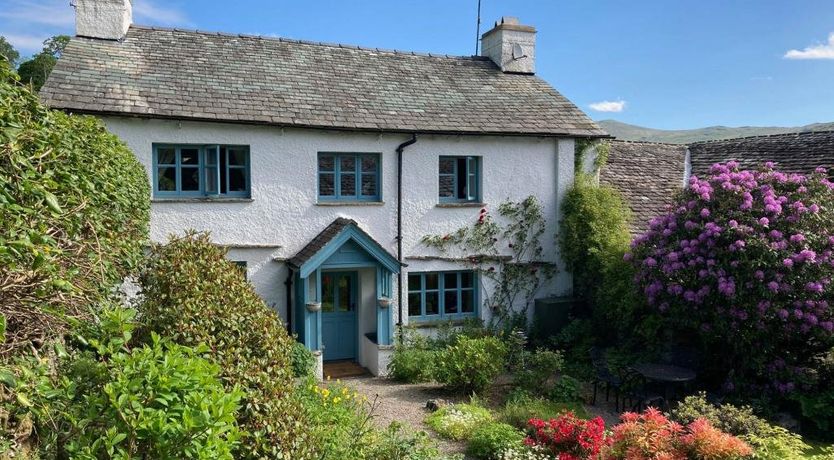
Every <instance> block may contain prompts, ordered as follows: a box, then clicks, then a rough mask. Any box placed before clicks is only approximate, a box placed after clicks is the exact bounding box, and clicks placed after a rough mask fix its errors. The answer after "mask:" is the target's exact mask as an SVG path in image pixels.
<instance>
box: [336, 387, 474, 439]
mask: <svg viewBox="0 0 834 460" xmlns="http://www.w3.org/2000/svg"><path fill="white" fill-rule="evenodd" d="M342 382H343V383H345V384H347V385H349V386H351V387H352V388H353V389H354V390H356V391H357V392H359V393H361V394H363V395H365V396H366V397H367V398H368V400H369V401H372V402H373V401H376V402H375V404H376V407H375V409H374V421H375V423H376V424H377V425H378V426H379V427H381V428H385V427H387V426H388V425H389V424H390V423H391V422H394V421H397V422H400V423H402V424H403V425H405V426H409V427H411V428H412V429H414V430H416V431H425V432H426V433H428V435H429V436H430V437H431V438H432V439H434V440H436V441H437V443H438V446H439V447H440V450H441V451H443V452H445V453H447V454H455V453H463V452H464V450H466V444H465V443H462V442H455V441H449V440H446V439H442V438H440V437H438V436H437V434H436V433H435V432H434V431H433V430H432V429H431V428H429V427H428V426H427V425H426V424H425V423H423V419H425V418H426V415H428V413H429V411H428V410H427V409H426V401H428V400H429V399H445V400H446V401H449V402H452V403H456V402H464V401H466V398H461V397H455V396H451V395H449V394H448V393H446V392H444V391H443V389H442V388H441V387H440V386H439V385H435V384H430V383H426V384H405V383H399V382H393V381H391V380H387V379H381V378H377V377H353V378H346V379H342Z"/></svg>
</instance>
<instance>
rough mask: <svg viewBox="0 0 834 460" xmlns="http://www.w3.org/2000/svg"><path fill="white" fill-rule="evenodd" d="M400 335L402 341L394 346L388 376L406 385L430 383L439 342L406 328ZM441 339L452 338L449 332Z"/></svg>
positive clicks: (432, 377)
mask: <svg viewBox="0 0 834 460" xmlns="http://www.w3.org/2000/svg"><path fill="white" fill-rule="evenodd" d="M402 334H403V336H402V340H398V341H397V344H396V345H395V346H394V353H393V354H392V355H391V361H390V363H389V364H388V372H389V373H388V375H389V376H390V377H391V378H392V379H394V380H398V381H401V382H407V383H422V382H430V381H432V380H433V379H434V366H435V363H436V362H437V354H438V352H439V350H440V342H438V341H437V340H432V339H429V338H428V337H426V336H424V335H422V334H420V333H419V332H417V331H414V330H412V329H408V328H406V329H404V330H403V331H402ZM442 337H443V338H444V340H445V339H446V338H447V337H452V335H451V332H445V333H444V334H443V335H442ZM448 340H451V339H448Z"/></svg>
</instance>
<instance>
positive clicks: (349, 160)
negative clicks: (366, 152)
mask: <svg viewBox="0 0 834 460" xmlns="http://www.w3.org/2000/svg"><path fill="white" fill-rule="evenodd" d="M339 163H340V167H341V168H342V172H344V171H356V157H355V156H353V155H347V156H340V157H339Z"/></svg>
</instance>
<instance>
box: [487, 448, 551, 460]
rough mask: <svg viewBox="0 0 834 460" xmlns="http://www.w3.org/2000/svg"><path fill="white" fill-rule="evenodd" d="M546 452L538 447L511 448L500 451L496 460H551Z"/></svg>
mask: <svg viewBox="0 0 834 460" xmlns="http://www.w3.org/2000/svg"><path fill="white" fill-rule="evenodd" d="M553 458H554V457H553V456H552V455H550V454H549V453H548V452H547V450H545V449H544V448H542V447H540V446H528V445H521V446H513V447H508V448H506V449H504V450H502V451H501V452H500V453H499V454H498V457H497V459H498V460H553Z"/></svg>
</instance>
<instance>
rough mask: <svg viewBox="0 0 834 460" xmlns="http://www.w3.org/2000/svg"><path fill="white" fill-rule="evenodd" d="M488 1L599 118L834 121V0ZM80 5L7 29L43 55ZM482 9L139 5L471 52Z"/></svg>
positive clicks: (669, 125) (178, 14)
mask: <svg viewBox="0 0 834 460" xmlns="http://www.w3.org/2000/svg"><path fill="white" fill-rule="evenodd" d="M482 2H483V3H482V18H483V24H482V32H483V31H485V30H486V29H488V28H489V27H490V25H491V24H492V23H493V22H494V21H495V20H496V19H497V18H499V17H500V16H501V15H512V16H518V17H519V18H520V19H521V22H522V23H525V24H530V25H533V26H535V27H536V28H537V29H538V31H539V33H538V43H537V48H536V54H537V63H536V65H537V73H538V74H539V75H540V76H541V77H543V78H544V79H546V80H547V81H549V82H550V83H551V84H553V85H554V86H555V87H556V88H557V89H558V90H559V91H561V92H562V93H563V94H565V95H566V96H567V97H569V98H570V99H571V100H573V101H574V102H575V103H576V104H577V105H579V106H580V107H581V108H582V109H583V110H585V111H586V112H587V113H588V114H589V115H590V116H591V117H593V118H594V119H604V118H613V119H616V120H620V121H624V122H627V123H634V124H639V125H643V126H649V127H654V128H664V129H683V128H697V127H703V126H709V125H728V126H743V125H759V126H761V125H766V126H773V125H780V126H793V125H801V124H807V123H814V122H831V121H834V0H671V1H670V0H629V1H626V0H596V1H593V0H482ZM68 3H69V1H68V0H0V35H4V36H6V37H7V38H8V39H9V40H10V41H11V42H12V43H13V44H14V45H15V46H16V47H17V48H18V49H19V50H21V51H22V52H23V54H31V53H33V52H36V51H38V50H39V49H40V42H41V41H43V39H44V38H46V37H48V36H50V35H53V34H58V33H65V34H72V33H73V29H74V26H73V20H74V19H73V11H72V8H71V7H70V6H68ZM476 4H477V0H442V1H441V0H421V1H404V0H400V1H397V0H366V1H349V0H341V1H336V0H327V1H324V0H306V1H283V0H236V1H234V2H229V1H211V0H201V1H182V0H134V22H136V23H139V24H156V25H165V26H180V27H184V28H199V29H203V30H213V31H214V30H217V31H225V32H244V33H257V34H264V35H276V36H283V37H290V38H303V39H309V40H320V41H328V42H341V43H349V44H357V45H365V46H377V47H384V48H398V49H406V50H416V51H428V52H439V53H448V54H462V55H469V54H472V53H473V52H474V47H475V11H476ZM594 108H596V110H595V109H594ZM600 110H602V111H600ZM605 110H607V111H605ZM616 110H620V111H616Z"/></svg>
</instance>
